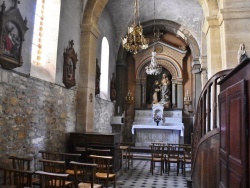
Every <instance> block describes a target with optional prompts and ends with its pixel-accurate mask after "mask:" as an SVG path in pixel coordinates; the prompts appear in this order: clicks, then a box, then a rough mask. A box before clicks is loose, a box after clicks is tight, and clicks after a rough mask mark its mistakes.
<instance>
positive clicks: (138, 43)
mask: <svg viewBox="0 0 250 188" xmlns="http://www.w3.org/2000/svg"><path fill="white" fill-rule="evenodd" d="M137 21H138V22H139V23H138V25H136V22H137ZM122 46H123V47H124V48H125V49H126V50H127V51H129V52H131V53H133V54H137V52H138V51H139V50H143V49H147V48H148V39H147V38H145V37H144V35H143V29H142V26H141V25H140V21H139V0H135V4H134V23H133V24H132V26H131V27H128V34H127V35H126V36H125V37H124V38H123V39H122Z"/></svg>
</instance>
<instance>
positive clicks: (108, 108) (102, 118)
mask: <svg viewBox="0 0 250 188" xmlns="http://www.w3.org/2000/svg"><path fill="white" fill-rule="evenodd" d="M114 112H115V104H114V103H113V102H111V101H107V100H104V99H101V98H99V97H96V99H95V116H94V132H100V133H112V126H111V124H110V121H111V120H110V119H111V117H112V116H113V115H114Z"/></svg>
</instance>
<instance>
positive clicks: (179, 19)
mask: <svg viewBox="0 0 250 188" xmlns="http://www.w3.org/2000/svg"><path fill="white" fill-rule="evenodd" d="M105 9H107V11H108V12H109V14H110V17H111V19H112V22H113V24H114V29H115V31H116V35H117V37H118V38H123V37H124V36H125V35H126V32H127V27H128V26H130V25H131V24H132V23H133V19H134V18H133V14H134V13H133V11H134V0H109V2H108V4H107V5H106V7H105ZM155 10H156V11H155V19H156V22H155V23H156V25H158V26H159V27H162V28H163V29H164V30H165V31H167V32H169V33H173V34H175V35H179V36H180V37H181V38H183V39H184V40H185V38H187V36H190V35H192V38H194V39H195V40H196V42H197V43H198V45H199V46H200V43H201V42H200V41H201V24H202V20H203V12H202V9H201V6H200V4H199V3H198V0H155ZM139 14H140V15H139V20H140V22H141V24H142V25H143V26H144V34H147V33H150V32H152V31H153V30H152V26H153V24H154V21H153V20H154V1H153V0H139ZM187 43H189V42H188V41H187Z"/></svg>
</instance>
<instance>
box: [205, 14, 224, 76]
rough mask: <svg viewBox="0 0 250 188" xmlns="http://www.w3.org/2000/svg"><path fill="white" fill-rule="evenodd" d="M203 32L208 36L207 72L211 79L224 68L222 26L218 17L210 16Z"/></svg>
mask: <svg viewBox="0 0 250 188" xmlns="http://www.w3.org/2000/svg"><path fill="white" fill-rule="evenodd" d="M203 30H204V31H203V32H204V33H205V34H206V36H207V70H208V78H210V77H211V76H213V75H214V74H215V73H217V72H218V71H220V70H221V68H222V65H221V38H220V24H219V21H218V19H217V17H216V16H208V17H207V19H206V20H205V22H204V27H203Z"/></svg>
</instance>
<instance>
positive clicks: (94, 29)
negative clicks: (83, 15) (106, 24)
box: [81, 23, 101, 39]
mask: <svg viewBox="0 0 250 188" xmlns="http://www.w3.org/2000/svg"><path fill="white" fill-rule="evenodd" d="M81 28H82V32H81V34H82V35H85V34H86V33H92V34H93V35H94V36H95V37H96V38H97V39H98V38H99V37H100V35H101V32H100V31H99V29H98V26H97V25H96V24H89V23H87V24H82V25H81Z"/></svg>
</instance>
